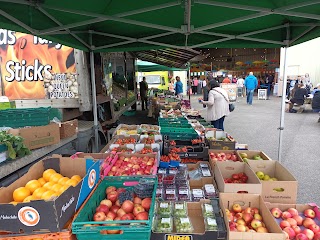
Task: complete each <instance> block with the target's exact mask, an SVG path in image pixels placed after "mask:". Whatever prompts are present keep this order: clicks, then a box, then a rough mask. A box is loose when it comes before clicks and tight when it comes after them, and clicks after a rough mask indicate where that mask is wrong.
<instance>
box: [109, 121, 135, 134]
mask: <svg viewBox="0 0 320 240" xmlns="http://www.w3.org/2000/svg"><path fill="white" fill-rule="evenodd" d="M138 129H139V125H127V124H120V125H119V126H118V127H117V128H116V130H115V131H114V135H137V134H138Z"/></svg>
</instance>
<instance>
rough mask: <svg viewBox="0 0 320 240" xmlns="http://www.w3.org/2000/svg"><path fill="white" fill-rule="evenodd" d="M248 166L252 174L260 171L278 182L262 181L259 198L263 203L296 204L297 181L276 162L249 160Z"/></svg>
mask: <svg viewBox="0 0 320 240" xmlns="http://www.w3.org/2000/svg"><path fill="white" fill-rule="evenodd" d="M248 164H249V166H250V167H251V169H252V170H253V172H255V173H256V172H258V171H262V172H263V173H264V174H268V175H269V176H270V177H271V178H272V177H275V178H277V179H278V181H263V180H261V184H262V193H261V196H262V198H263V200H264V201H265V202H272V203H296V201H297V194H298V181H297V180H296V179H295V177H294V176H293V175H292V174H291V173H290V172H289V170H288V169H286V168H285V167H284V166H282V165H281V164H280V163H279V162H278V161H256V160H249V161H248Z"/></svg>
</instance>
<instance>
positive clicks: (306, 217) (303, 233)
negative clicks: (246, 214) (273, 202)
mask: <svg viewBox="0 0 320 240" xmlns="http://www.w3.org/2000/svg"><path fill="white" fill-rule="evenodd" d="M271 213H272V215H273V216H274V217H275V218H278V219H282V221H281V222H280V227H281V229H282V231H283V232H284V233H285V234H286V236H287V239H295V240H312V239H313V240H320V227H319V226H318V225H317V223H316V222H315V221H314V219H315V217H316V214H315V212H314V211H313V210H312V209H306V210H305V211H304V212H303V214H299V212H298V210H297V209H295V208H289V209H287V211H284V212H282V211H281V210H280V209H279V208H273V209H271Z"/></svg>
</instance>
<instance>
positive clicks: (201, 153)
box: [163, 143, 209, 160]
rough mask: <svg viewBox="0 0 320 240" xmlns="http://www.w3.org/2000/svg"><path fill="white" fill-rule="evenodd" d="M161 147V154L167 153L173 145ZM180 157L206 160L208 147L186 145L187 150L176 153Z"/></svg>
mask: <svg viewBox="0 0 320 240" xmlns="http://www.w3.org/2000/svg"><path fill="white" fill-rule="evenodd" d="M166 145H167V144H166V143H165V146H164V148H163V154H165V155H167V154H169V152H170V151H171V149H172V148H175V147H166ZM178 148H179V147H178ZM177 154H178V155H179V156H180V158H200V159H203V160H208V157H209V155H208V147H205V146H188V147H187V152H182V151H181V152H179V153H177Z"/></svg>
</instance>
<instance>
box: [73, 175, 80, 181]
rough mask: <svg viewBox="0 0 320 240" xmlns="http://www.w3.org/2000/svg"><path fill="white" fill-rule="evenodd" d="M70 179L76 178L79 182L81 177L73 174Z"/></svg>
mask: <svg viewBox="0 0 320 240" xmlns="http://www.w3.org/2000/svg"><path fill="white" fill-rule="evenodd" d="M71 179H74V180H76V181H77V182H80V181H81V179H82V178H81V177H80V176H79V175H73V176H72V177H71Z"/></svg>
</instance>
